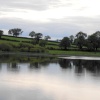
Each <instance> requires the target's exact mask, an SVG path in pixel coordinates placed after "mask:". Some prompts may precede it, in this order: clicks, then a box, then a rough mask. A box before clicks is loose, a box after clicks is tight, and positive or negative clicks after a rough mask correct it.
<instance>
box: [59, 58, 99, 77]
mask: <svg viewBox="0 0 100 100" xmlns="http://www.w3.org/2000/svg"><path fill="white" fill-rule="evenodd" d="M59 65H60V67H61V68H62V69H67V68H73V67H74V68H75V73H78V74H82V73H84V71H85V70H86V71H89V72H91V73H92V74H93V75H97V76H98V75H100V61H98V60H97V61H96V60H72V59H71V60H69V59H59Z"/></svg>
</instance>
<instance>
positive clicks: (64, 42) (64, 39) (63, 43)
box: [60, 37, 70, 50]
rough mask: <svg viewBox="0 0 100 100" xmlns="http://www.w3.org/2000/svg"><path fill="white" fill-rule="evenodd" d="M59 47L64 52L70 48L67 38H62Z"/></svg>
mask: <svg viewBox="0 0 100 100" xmlns="http://www.w3.org/2000/svg"><path fill="white" fill-rule="evenodd" d="M60 47H61V48H64V49H65V50H66V49H67V48H68V47H70V39H69V38H68V37H64V38H63V39H62V40H61V42H60Z"/></svg>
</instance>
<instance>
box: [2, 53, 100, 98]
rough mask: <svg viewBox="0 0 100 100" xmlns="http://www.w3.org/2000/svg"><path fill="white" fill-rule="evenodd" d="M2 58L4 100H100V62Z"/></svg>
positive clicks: (23, 57) (41, 58)
mask: <svg viewBox="0 0 100 100" xmlns="http://www.w3.org/2000/svg"><path fill="white" fill-rule="evenodd" d="M2 56H3V57H2ZM0 57H1V58H2V59H0V70H1V71H0V100H100V92H99V91H100V61H99V60H98V61H96V60H91V61H89V60H72V59H57V58H52V57H51V58H48V57H25V56H22V57H19V56H10V55H5V56H4V55H0ZM12 72H13V73H12ZM79 77H80V78H79ZM94 77H95V78H94Z"/></svg>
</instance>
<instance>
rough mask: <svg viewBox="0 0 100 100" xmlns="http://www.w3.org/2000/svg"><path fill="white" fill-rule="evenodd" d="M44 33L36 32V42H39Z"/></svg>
mask: <svg viewBox="0 0 100 100" xmlns="http://www.w3.org/2000/svg"><path fill="white" fill-rule="evenodd" d="M42 36H43V35H42V33H36V34H35V39H36V43H39V40H40V38H42Z"/></svg>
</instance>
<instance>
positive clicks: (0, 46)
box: [0, 43, 14, 51]
mask: <svg viewBox="0 0 100 100" xmlns="http://www.w3.org/2000/svg"><path fill="white" fill-rule="evenodd" d="M0 50H1V51H13V50H14V49H13V47H12V46H11V45H10V44H6V43H1V44H0Z"/></svg>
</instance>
